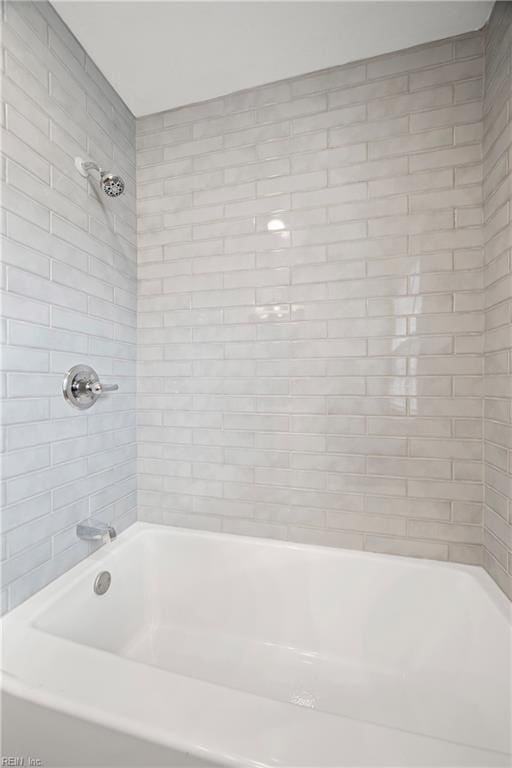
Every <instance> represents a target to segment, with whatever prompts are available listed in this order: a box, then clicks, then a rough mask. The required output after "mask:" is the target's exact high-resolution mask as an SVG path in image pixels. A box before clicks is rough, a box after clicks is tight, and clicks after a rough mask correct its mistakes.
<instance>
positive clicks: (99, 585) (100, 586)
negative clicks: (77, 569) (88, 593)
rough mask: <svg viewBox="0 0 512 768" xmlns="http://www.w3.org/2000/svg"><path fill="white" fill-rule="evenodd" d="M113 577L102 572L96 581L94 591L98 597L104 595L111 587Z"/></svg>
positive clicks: (107, 572)
mask: <svg viewBox="0 0 512 768" xmlns="http://www.w3.org/2000/svg"><path fill="white" fill-rule="evenodd" d="M111 581H112V576H111V575H110V572H109V571H101V573H98V575H97V576H96V578H95V579H94V591H95V592H96V594H97V595H104V594H105V592H106V591H107V589H108V588H109V587H110V582H111Z"/></svg>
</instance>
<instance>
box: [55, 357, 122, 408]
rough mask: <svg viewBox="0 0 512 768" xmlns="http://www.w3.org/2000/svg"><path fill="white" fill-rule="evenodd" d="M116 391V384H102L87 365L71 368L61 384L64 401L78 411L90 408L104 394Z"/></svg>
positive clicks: (117, 387)
mask: <svg viewBox="0 0 512 768" xmlns="http://www.w3.org/2000/svg"><path fill="white" fill-rule="evenodd" d="M118 389H119V386H118V385H117V384H110V385H105V384H102V383H101V382H100V380H99V376H98V374H97V373H96V371H95V370H94V368H91V367H90V366H89V365H75V366H73V368H70V370H69V371H68V372H67V373H66V375H65V376H64V381H63V383H62V394H63V395H64V399H65V400H67V401H68V403H70V404H71V405H73V406H74V407H75V408H79V409H80V410H85V409H86V408H90V407H91V405H94V403H95V402H96V400H97V399H98V397H100V395H102V394H103V393H104V392H116V391H117V390H118Z"/></svg>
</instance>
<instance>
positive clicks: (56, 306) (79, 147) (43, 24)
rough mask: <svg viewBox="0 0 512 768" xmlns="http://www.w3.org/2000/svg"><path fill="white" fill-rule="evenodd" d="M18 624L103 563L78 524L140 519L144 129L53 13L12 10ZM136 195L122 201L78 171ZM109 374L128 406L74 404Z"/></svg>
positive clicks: (10, 526)
mask: <svg viewBox="0 0 512 768" xmlns="http://www.w3.org/2000/svg"><path fill="white" fill-rule="evenodd" d="M3 13H4V20H3V21H4V25H3V44H4V46H5V50H4V53H3V60H2V62H3V69H4V75H5V77H4V79H3V83H2V96H3V100H4V105H3V107H2V113H1V116H2V126H3V128H4V131H3V136H2V150H3V164H2V172H3V177H4V180H5V181H6V183H5V185H4V189H3V193H2V204H3V207H4V217H3V221H2V226H3V232H4V235H5V237H4V240H3V246H2V261H3V263H2V281H3V288H4V289H5V292H4V293H3V296H2V316H3V318H4V319H3V321H2V323H3V325H2V333H3V336H4V338H3V339H2V340H3V341H4V340H5V341H6V346H5V347H4V349H3V350H2V355H1V360H2V370H3V371H4V373H3V374H2V377H1V382H2V390H3V392H2V395H3V396H4V397H5V398H6V399H5V400H4V401H3V403H2V417H3V422H4V427H5V428H4V430H3V436H4V448H5V449H6V452H5V453H4V454H3V457H2V458H3V467H2V475H3V477H4V480H5V482H4V484H3V488H2V493H3V496H2V504H3V510H2V518H1V525H2V557H3V558H4V559H3V562H2V581H3V585H4V590H3V593H2V600H3V603H2V605H3V609H5V608H6V607H13V606H14V605H16V604H17V603H19V602H20V601H21V600H23V599H24V598H26V597H27V596H28V595H30V594H31V593H32V592H34V591H35V590H36V589H38V588H40V587H41V586H43V585H44V584H45V583H47V582H48V581H50V580H51V579H52V578H54V577H55V576H57V575H59V574H60V573H61V572H63V571H64V570H66V569H67V568H69V567H70V566H72V565H74V564H75V563H76V562H77V561H78V560H80V559H81V558H82V557H83V556H84V555H86V554H87V552H88V551H89V545H87V544H86V543H84V542H80V541H78V540H77V538H76V535H75V530H74V528H75V524H76V522H78V521H79V520H80V519H82V518H86V517H88V516H89V515H90V514H95V515H97V516H98V517H100V518H105V519H108V520H114V521H115V525H116V526H118V527H119V528H123V527H125V526H126V525H128V524H129V523H131V522H132V521H133V520H134V519H135V516H136V511H135V490H136V489H135V416H134V406H135V397H134V380H135V378H134V366H135V362H134V358H135V352H134V350H135V344H134V342H135V318H136V315H135V291H136V267H135V260H136V248H135V234H134V233H135V196H134V185H135V181H134V180H135V170H134V162H135V125H134V123H135V121H134V118H133V116H132V115H131V113H130V112H129V111H128V109H127V108H126V106H125V105H124V104H123V103H122V102H121V100H120V99H119V97H118V96H117V95H116V93H115V92H114V91H113V89H112V88H111V86H110V85H109V84H108V83H107V82H106V80H105V79H104V78H103V76H102V75H101V73H100V72H98V70H97V69H96V68H95V66H94V64H93V63H92V61H91V60H90V59H89V58H88V57H87V55H86V54H85V52H84V51H83V49H82V48H81V47H80V46H79V45H78V43H77V41H76V40H75V39H74V38H73V36H72V35H71V34H70V32H69V31H68V29H67V28H66V27H65V25H64V24H63V23H62V21H61V20H60V18H59V16H58V15H57V14H56V13H55V11H54V10H53V9H52V7H51V5H50V4H49V3H47V2H41V3H32V2H15V3H7V4H6V5H5V6H4V8H3ZM75 155H81V156H83V157H89V156H91V157H93V158H95V159H97V160H98V161H99V162H100V163H101V164H104V165H105V166H107V167H108V168H113V169H115V170H116V171H118V172H119V173H121V174H122V176H124V177H125V179H126V182H127V192H126V194H125V196H124V197H123V198H121V199H119V200H108V199H107V198H106V197H104V196H103V195H101V193H98V192H97V189H98V186H97V183H96V182H93V183H91V184H90V185H89V184H88V182H87V181H86V179H84V178H82V177H81V176H80V175H79V173H78V171H77V170H76V169H75V167H74V164H73V158H74V157H75ZM77 363H89V364H91V365H93V366H94V367H95V368H96V370H97V371H98V373H99V374H100V375H101V377H102V378H103V379H104V380H105V381H107V382H109V383H110V382H114V381H115V382H118V383H119V385H120V391H119V393H117V394H115V395H112V396H109V397H108V398H105V399H104V401H102V402H99V403H98V404H96V405H95V406H94V408H93V409H92V410H91V411H87V412H80V411H77V410H73V409H72V408H71V407H70V406H69V405H68V404H66V403H65V402H64V400H63V397H62V394H60V391H61V386H62V378H63V375H64V372H65V371H66V369H68V368H69V367H71V366H72V365H75V364H77Z"/></svg>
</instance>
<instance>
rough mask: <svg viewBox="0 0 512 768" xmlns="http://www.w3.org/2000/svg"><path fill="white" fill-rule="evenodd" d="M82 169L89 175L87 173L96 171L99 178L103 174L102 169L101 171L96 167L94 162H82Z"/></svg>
mask: <svg viewBox="0 0 512 768" xmlns="http://www.w3.org/2000/svg"><path fill="white" fill-rule="evenodd" d="M82 169H83V170H84V171H86V173H89V171H98V173H99V174H100V176H101V174H102V173H103V169H102V168H100V166H99V165H98V163H95V162H94V161H90V162H88V163H84V162H82Z"/></svg>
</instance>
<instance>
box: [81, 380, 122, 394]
mask: <svg viewBox="0 0 512 768" xmlns="http://www.w3.org/2000/svg"><path fill="white" fill-rule="evenodd" d="M89 386H90V387H91V390H92V391H93V392H96V393H97V394H98V395H101V394H102V393H103V392H117V390H118V389H119V384H109V385H107V386H106V385H105V384H101V383H100V382H99V381H97V382H96V383H95V384H92V385H90V384H89V385H88V387H87V388H89Z"/></svg>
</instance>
